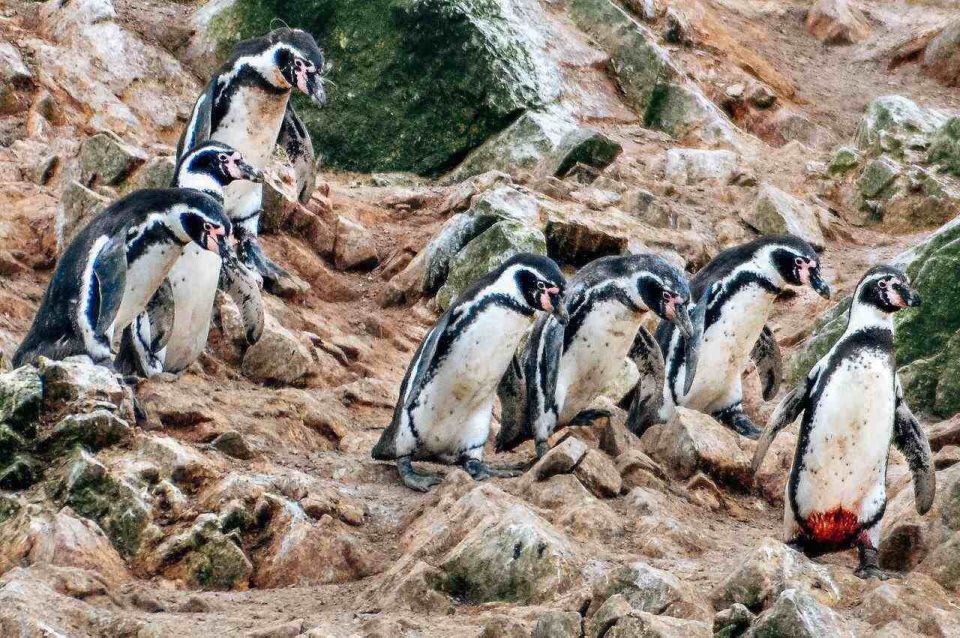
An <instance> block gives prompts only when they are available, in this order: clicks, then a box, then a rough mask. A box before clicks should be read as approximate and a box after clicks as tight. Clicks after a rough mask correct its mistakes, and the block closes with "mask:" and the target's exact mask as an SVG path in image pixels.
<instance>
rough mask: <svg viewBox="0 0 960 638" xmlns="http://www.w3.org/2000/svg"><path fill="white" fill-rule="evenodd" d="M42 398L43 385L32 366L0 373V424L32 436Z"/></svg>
mask: <svg viewBox="0 0 960 638" xmlns="http://www.w3.org/2000/svg"><path fill="white" fill-rule="evenodd" d="M42 400H43V385H42V382H41V380H40V374H39V373H38V372H37V369H36V368H34V367H33V366H24V367H22V368H17V369H16V370H13V371H11V372H5V373H3V374H0V425H2V426H7V427H9V428H10V429H12V430H13V431H15V432H18V433H20V434H24V435H27V436H32V435H33V433H35V432H36V426H37V424H36V420H37V417H38V416H40V406H41V402H42Z"/></svg>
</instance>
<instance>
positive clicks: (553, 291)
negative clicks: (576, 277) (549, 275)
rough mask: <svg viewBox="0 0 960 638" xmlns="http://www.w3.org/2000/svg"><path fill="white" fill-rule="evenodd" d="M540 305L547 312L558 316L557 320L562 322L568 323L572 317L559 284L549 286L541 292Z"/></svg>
mask: <svg viewBox="0 0 960 638" xmlns="http://www.w3.org/2000/svg"><path fill="white" fill-rule="evenodd" d="M540 307H541V308H543V310H545V311H546V312H551V313H553V316H554V317H556V318H557V321H559V322H560V323H561V324H566V323H567V320H568V319H569V318H570V317H569V315H568V314H567V309H566V307H564V304H563V295H562V294H561V293H560V288H558V287H557V286H554V287H553V288H547V289H546V290H544V291H543V292H541V293H540Z"/></svg>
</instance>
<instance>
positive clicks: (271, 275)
mask: <svg viewBox="0 0 960 638" xmlns="http://www.w3.org/2000/svg"><path fill="white" fill-rule="evenodd" d="M237 238H238V241H237V255H238V256H239V258H240V261H241V262H243V265H244V266H246V267H247V268H249V269H250V270H252V271H254V272H255V273H259V275H260V276H261V277H262V278H263V286H264V288H266V289H267V290H269V291H270V292H274V289H276V288H278V287H280V285H281V280H283V279H285V278H286V279H289V278H290V273H288V272H287V271H286V270H284V269H283V268H281V267H280V266H278V265H277V264H276V263H275V262H274V261H273V260H272V259H270V258H269V257H267V255H266V253H264V252H263V247H262V246H260V241H259V240H258V239H257V237H255V236H254V235H251V234H249V233H242V234H241V233H238V237H237Z"/></svg>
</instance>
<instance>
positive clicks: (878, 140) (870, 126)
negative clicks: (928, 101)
mask: <svg viewBox="0 0 960 638" xmlns="http://www.w3.org/2000/svg"><path fill="white" fill-rule="evenodd" d="M945 120H946V116H945V115H944V114H943V113H940V112H939V111H935V110H933V109H923V108H921V107H919V106H917V104H916V103H915V102H913V101H912V100H910V99H908V98H905V97H903V96H902V95H885V96H881V97H878V98H876V99H874V100H873V101H872V102H870V104H869V105H867V110H866V112H865V113H864V115H863V118H862V119H861V120H860V126H859V128H858V129H857V147H858V148H859V149H860V150H861V151H864V152H865V153H866V154H867V155H880V154H882V153H887V154H889V155H891V156H893V157H896V158H902V157H903V152H904V149H906V148H923V147H924V146H925V145H927V144H929V141H930V140H929V138H930V136H932V135H933V134H934V133H935V132H936V131H937V129H938V128H939V127H940V126H941V125H942V124H943V123H944V121H945Z"/></svg>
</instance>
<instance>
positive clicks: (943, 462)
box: [933, 445, 960, 470]
mask: <svg viewBox="0 0 960 638" xmlns="http://www.w3.org/2000/svg"><path fill="white" fill-rule="evenodd" d="M957 463H960V446H956V445H945V446H944V447H942V448H940V450H939V451H937V453H936V454H934V455H933V466H934V467H935V468H936V469H938V470H942V469H945V468H948V467H950V466H951V465H956V464H957Z"/></svg>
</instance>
